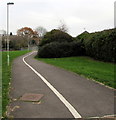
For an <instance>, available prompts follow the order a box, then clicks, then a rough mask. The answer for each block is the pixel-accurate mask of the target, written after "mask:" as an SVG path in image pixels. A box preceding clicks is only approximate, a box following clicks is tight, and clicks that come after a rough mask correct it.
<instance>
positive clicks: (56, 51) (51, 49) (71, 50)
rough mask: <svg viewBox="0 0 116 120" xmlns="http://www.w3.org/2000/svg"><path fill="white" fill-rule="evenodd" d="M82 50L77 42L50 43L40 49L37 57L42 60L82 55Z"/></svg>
mask: <svg viewBox="0 0 116 120" xmlns="http://www.w3.org/2000/svg"><path fill="white" fill-rule="evenodd" d="M83 54H84V50H83V48H82V47H81V45H80V44H78V43H77V42H62V43H59V42H52V43H48V44H46V45H44V46H43V47H41V48H40V50H39V52H38V56H39V57H42V58H59V57H69V56H78V55H83Z"/></svg>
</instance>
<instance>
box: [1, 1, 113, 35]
mask: <svg viewBox="0 0 116 120" xmlns="http://www.w3.org/2000/svg"><path fill="white" fill-rule="evenodd" d="M114 1H115V0H0V30H1V29H3V30H6V4H7V2H14V5H10V6H9V8H10V11H9V12H10V31H11V32H13V34H15V33H16V31H17V29H20V28H22V27H30V28H32V29H35V28H36V27H38V26H43V27H44V28H46V29H47V31H50V30H52V29H55V28H57V27H58V26H59V24H60V21H63V22H64V23H65V24H66V25H67V27H68V29H69V31H68V33H69V34H71V35H72V36H77V35H79V34H80V33H82V32H83V31H84V28H85V29H86V30H87V31H88V32H95V31H101V30H104V29H109V28H113V27H114Z"/></svg>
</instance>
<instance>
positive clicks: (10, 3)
mask: <svg viewBox="0 0 116 120" xmlns="http://www.w3.org/2000/svg"><path fill="white" fill-rule="evenodd" d="M9 5H14V3H13V2H9V3H7V64H8V66H9V50H10V49H9Z"/></svg>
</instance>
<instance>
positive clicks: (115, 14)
mask: <svg viewBox="0 0 116 120" xmlns="http://www.w3.org/2000/svg"><path fill="white" fill-rule="evenodd" d="M114 27H115V28H116V1H115V2H114Z"/></svg>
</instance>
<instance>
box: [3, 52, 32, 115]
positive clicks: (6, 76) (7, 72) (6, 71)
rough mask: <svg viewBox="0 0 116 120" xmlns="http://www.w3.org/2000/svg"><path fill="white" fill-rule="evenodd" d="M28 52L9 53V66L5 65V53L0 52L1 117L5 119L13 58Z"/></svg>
mask: <svg viewBox="0 0 116 120" xmlns="http://www.w3.org/2000/svg"><path fill="white" fill-rule="evenodd" d="M28 52H30V51H10V52H9V54H10V64H9V66H8V65H7V52H5V51H4V52H2V116H3V117H6V107H7V105H8V103H9V89H10V82H11V69H12V62H13V60H14V59H15V58H17V57H19V56H21V55H24V54H26V53H28Z"/></svg>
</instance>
